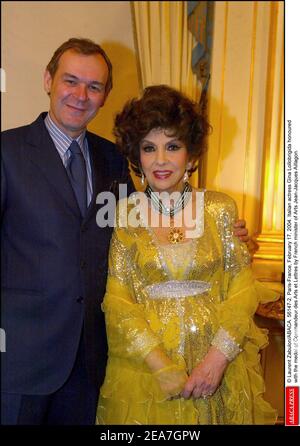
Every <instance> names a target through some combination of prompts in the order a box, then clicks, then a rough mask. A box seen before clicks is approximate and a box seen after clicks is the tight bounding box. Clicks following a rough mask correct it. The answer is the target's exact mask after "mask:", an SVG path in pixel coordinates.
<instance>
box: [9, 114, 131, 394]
mask: <svg viewBox="0 0 300 446" xmlns="http://www.w3.org/2000/svg"><path fill="white" fill-rule="evenodd" d="M44 117H45V114H41V115H40V116H39V117H38V119H37V120H36V121H35V122H33V123H32V124H31V125H28V126H24V127H20V128H16V129H12V130H8V131H5V132H3V136H2V163H3V165H2V200H1V204H2V211H1V215H2V227H1V239H2V244H1V247H2V254H1V256H2V323H1V327H2V328H3V329H4V330H5V333H6V353H2V354H1V356H2V358H1V359H2V390H4V391H7V392H15V393H22V394H48V393H51V392H54V391H55V390H57V389H58V388H59V387H60V386H61V385H62V384H63V383H64V382H65V381H66V379H67V378H68V375H69V374H70V371H71V369H72V366H73V364H74V360H75V356H76V352H77V348H78V344H79V339H80V334H81V331H82V326H83V327H84V339H85V351H86V361H87V366H88V371H89V374H90V376H91V378H92V380H93V382H94V383H96V385H97V386H99V385H100V384H101V382H102V379H103V376H104V372H105V365H106V354H107V344H106V336H105V326H104V317H103V313H102V312H101V307H100V305H101V301H102V298H103V296H104V293H105V285H106V275H107V257H108V249H109V242H110V237H111V233H112V228H108V227H106V228H99V227H98V226H97V224H96V213H97V210H98V209H99V205H97V204H96V201H95V200H96V196H97V194H98V193H99V192H101V191H107V190H109V189H111V188H112V186H114V188H115V187H116V185H117V184H118V182H123V183H124V182H127V181H129V192H132V189H133V186H132V183H131V181H130V180H129V176H128V167H127V163H126V161H125V160H124V158H123V157H122V156H121V155H120V154H119V153H118V152H117V151H116V148H115V146H114V144H113V143H111V142H109V141H107V140H106V139H103V138H100V137H99V136H96V135H94V134H92V133H90V132H87V138H88V143H89V150H90V156H91V164H92V177H93V197H92V202H91V205H90V206H89V209H88V212H87V215H86V217H85V218H84V220H82V219H81V215H80V211H79V208H78V205H77V202H76V198H75V195H74V193H73V189H72V187H71V184H70V182H69V179H68V176H67V173H66V170H65V168H64V166H63V163H62V161H61V159H60V156H59V154H58V152H57V150H56V148H55V146H54V144H53V142H52V139H51V137H50V135H49V133H48V131H47V129H46V127H45V125H44Z"/></svg>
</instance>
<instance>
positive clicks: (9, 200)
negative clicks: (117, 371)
mask: <svg viewBox="0 0 300 446" xmlns="http://www.w3.org/2000/svg"><path fill="white" fill-rule="evenodd" d="M44 86H45V90H46V92H47V93H48V94H49V96H50V111H49V113H42V114H41V115H40V116H39V117H38V119H37V120H36V121H35V122H33V123H32V124H31V125H28V126H24V127H20V128H17V129H12V130H8V131H6V132H4V133H3V137H2V197H1V205H2V211H1V212H2V229H1V237H2V287H3V288H2V324H1V327H2V328H3V330H5V333H6V352H5V353H3V354H2V423H3V424H30V425H33V424H46V425H55V424H60V425H63V424H78V425H80V424H94V421H95V412H96V405H97V398H98V391H99V387H100V385H101V383H102V380H103V377H104V371H105V365H106V351H107V345H106V335H105V325H104V318H103V314H102V312H101V300H102V298H103V296H104V292H105V284H106V274H107V254H108V248H109V241H110V237H111V232H112V228H109V227H106V228H99V227H98V226H97V224H96V213H97V211H98V209H99V206H98V205H96V197H97V195H98V194H99V193H100V192H101V191H107V190H111V189H112V188H114V189H115V186H116V185H118V183H127V184H128V192H129V193H130V192H131V191H132V190H133V186H132V182H131V180H130V179H129V176H128V167H127V163H126V161H125V160H124V159H123V158H122V157H121V155H119V154H118V152H117V151H116V148H115V146H114V144H112V143H111V142H109V141H107V140H105V139H103V138H101V137H99V136H96V135H94V134H92V133H90V132H88V131H87V130H86V127H87V124H88V123H89V122H90V121H91V119H92V118H93V117H94V116H95V115H96V114H97V112H98V111H99V109H100V108H101V107H102V106H103V105H104V103H105V100H106V98H107V95H108V93H109V91H110V89H111V88H112V66H111V63H110V61H109V59H108V57H107V55H106V54H105V52H104V51H103V49H102V48H101V47H100V46H99V45H97V44H95V43H93V42H92V41H90V40H87V39H70V40H68V41H67V42H65V43H64V44H62V45H61V46H60V47H59V48H58V49H57V50H56V51H55V53H54V55H53V57H52V59H51V61H50V63H49V64H48V66H47V69H46V72H45V76H44ZM242 226H243V223H242ZM246 232H247V231H246ZM244 233H245V230H242V234H244Z"/></svg>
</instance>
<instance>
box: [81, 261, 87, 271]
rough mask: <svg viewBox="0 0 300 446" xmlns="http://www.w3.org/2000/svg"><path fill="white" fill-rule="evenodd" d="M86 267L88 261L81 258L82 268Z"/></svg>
mask: <svg viewBox="0 0 300 446" xmlns="http://www.w3.org/2000/svg"><path fill="white" fill-rule="evenodd" d="M85 267H86V262H85V261H84V260H81V262H80V268H81V269H84V268H85Z"/></svg>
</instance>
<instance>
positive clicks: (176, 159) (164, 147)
mask: <svg viewBox="0 0 300 446" xmlns="http://www.w3.org/2000/svg"><path fill="white" fill-rule="evenodd" d="M171 133H172V132H171V131H168V129H160V128H159V129H152V130H151V131H150V132H149V133H148V134H147V135H146V136H145V137H144V138H143V139H142V141H141V142H140V162H141V167H142V170H143V172H144V175H145V177H146V179H147V181H148V184H149V186H151V188H152V189H153V190H154V191H155V192H163V191H165V192H169V193H172V192H175V191H179V192H181V191H182V189H183V175H184V172H185V170H186V169H190V167H191V164H190V163H189V159H188V158H189V157H188V151H187V148H186V146H185V144H184V143H183V142H182V141H180V140H179V139H178V138H176V136H168V134H171Z"/></svg>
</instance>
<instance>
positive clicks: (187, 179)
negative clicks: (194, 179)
mask: <svg viewBox="0 0 300 446" xmlns="http://www.w3.org/2000/svg"><path fill="white" fill-rule="evenodd" d="M188 181H189V174H188V171H187V170H186V171H185V172H184V175H183V182H184V183H187V182H188Z"/></svg>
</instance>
